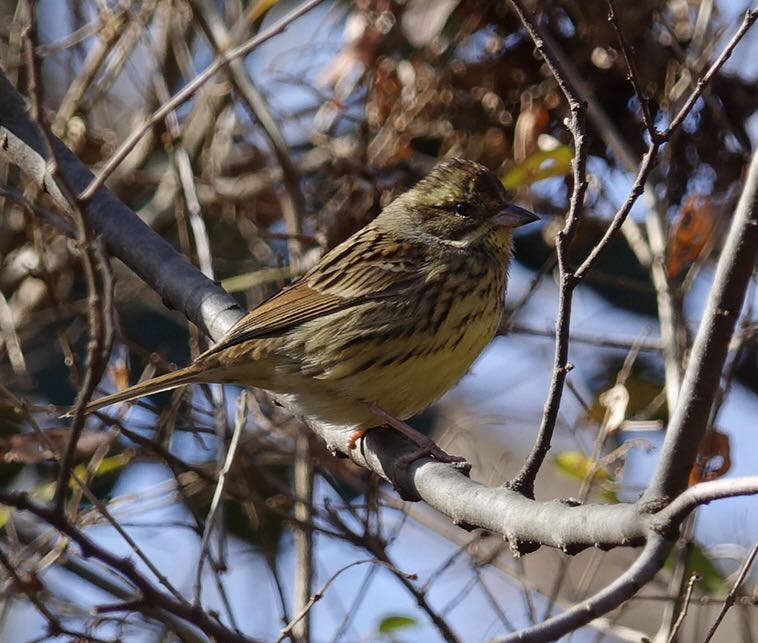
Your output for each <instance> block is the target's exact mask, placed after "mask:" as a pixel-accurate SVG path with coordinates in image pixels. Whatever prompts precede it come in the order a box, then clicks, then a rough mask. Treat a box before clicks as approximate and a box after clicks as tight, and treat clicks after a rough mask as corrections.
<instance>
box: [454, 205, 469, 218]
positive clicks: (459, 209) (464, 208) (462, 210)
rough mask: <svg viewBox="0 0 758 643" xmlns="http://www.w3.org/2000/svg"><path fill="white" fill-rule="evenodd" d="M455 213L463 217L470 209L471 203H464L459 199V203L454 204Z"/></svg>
mask: <svg viewBox="0 0 758 643" xmlns="http://www.w3.org/2000/svg"><path fill="white" fill-rule="evenodd" d="M454 209H455V213H456V214H459V215H461V216H462V217H465V216H466V215H467V214H468V213H469V210H470V209H471V204H470V203H466V202H465V201H461V202H460V203H456V204H455V208H454Z"/></svg>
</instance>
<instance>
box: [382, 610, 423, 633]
mask: <svg viewBox="0 0 758 643" xmlns="http://www.w3.org/2000/svg"><path fill="white" fill-rule="evenodd" d="M414 625H418V621H416V619H415V618H413V617H412V616H404V615H402V614H392V615H391V616H385V617H384V618H383V619H382V620H381V621H379V625H377V627H376V631H377V632H379V634H390V633H392V632H394V631H395V630H399V629H402V628H404V627H413V626H414Z"/></svg>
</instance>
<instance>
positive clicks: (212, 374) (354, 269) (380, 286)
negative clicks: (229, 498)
mask: <svg viewBox="0 0 758 643" xmlns="http://www.w3.org/2000/svg"><path fill="white" fill-rule="evenodd" d="M533 219H534V217H533V215H531V216H530V215H528V214H527V213H525V212H524V211H518V208H516V207H515V206H512V205H510V204H509V203H508V201H507V196H506V193H505V191H504V189H503V187H502V185H501V184H500V182H499V181H498V180H497V178H496V177H495V176H494V175H493V174H492V173H491V172H489V171H488V170H487V169H486V168H484V167H482V166H480V165H478V164H476V163H473V162H470V161H459V160H453V161H448V162H446V163H442V164H440V165H439V166H437V168H435V170H434V171H433V172H432V173H431V174H430V175H429V176H428V177H427V178H426V179H424V180H423V181H421V182H420V183H419V184H418V185H417V186H416V187H415V188H413V189H412V190H410V191H408V192H406V193H405V194H403V195H401V196H400V197H398V199H396V200H395V201H394V202H393V203H391V204H390V205H389V206H387V208H385V209H384V211H383V212H382V213H381V214H380V215H379V216H378V217H377V218H376V219H375V220H374V221H373V222H372V223H371V224H369V225H368V226H367V227H365V228H363V229H362V230H360V231H358V232H357V233H356V234H355V235H353V236H352V237H350V238H349V239H348V240H347V241H345V242H344V243H342V244H340V245H339V246H337V247H336V248H334V249H333V250H331V251H330V252H329V253H327V254H326V255H325V256H324V257H323V258H322V259H321V261H319V262H318V264H317V265H316V266H315V267H314V268H313V269H311V270H310V271H309V272H308V273H307V274H306V275H305V276H304V277H303V278H302V279H300V280H299V281H298V282H296V283H295V284H293V285H292V286H290V287H288V288H286V289H284V290H283V291H281V292H280V293H278V294H277V295H275V296H274V297H273V298H271V299H270V300H268V301H267V302H265V303H263V304H262V305H261V306H259V307H258V308H256V309H255V310H253V311H251V312H250V313H248V315H247V316H246V317H244V318H243V319H242V320H240V322H239V323H238V324H236V325H235V326H234V328H232V329H231V331H230V332H229V333H228V334H227V336H226V337H224V338H223V339H222V340H221V341H220V342H219V343H218V344H217V345H216V346H214V347H213V348H212V349H210V350H209V351H207V352H206V353H204V354H203V355H201V356H200V357H199V358H198V359H197V360H196V361H195V362H194V363H193V364H191V365H190V366H188V367H187V368H185V369H181V370H180V371H176V372H175V373H170V374H168V375H165V376H162V377H160V378H156V379H155V380H150V381H148V382H145V383H142V384H139V385H137V386H135V387H132V388H130V389H126V390H125V391H121V392H119V393H116V394H114V395H112V396H108V397H105V398H102V399H100V400H97V401H95V402H93V403H92V404H90V406H89V407H88V410H93V409H95V408H99V407H101V406H105V405H107V404H112V403H114V402H117V401H121V400H125V399H131V398H133V397H139V396H141V395H145V394H149V393H151V392H157V391H160V390H167V389H169V388H173V387H175V386H179V385H182V384H186V383H189V382H235V383H239V384H245V385H248V386H253V387H258V388H263V389H267V390H269V391H273V392H275V393H278V394H280V395H283V396H284V397H285V398H287V399H288V401H289V402H290V403H292V404H294V405H295V406H296V408H298V409H299V410H300V412H301V413H302V414H303V415H304V416H305V417H307V418H309V419H311V420H313V421H315V422H319V423H323V424H329V425H332V426H338V427H344V428H345V429H346V430H355V429H362V428H369V427H372V426H376V425H377V424H380V423H381V422H379V421H378V420H377V418H376V416H375V415H374V414H373V413H372V412H371V411H370V410H369V409H368V407H367V403H368V404H373V405H376V406H378V407H379V408H381V409H383V410H384V411H386V412H387V413H389V414H391V415H394V416H396V417H398V418H400V419H405V418H407V417H409V416H411V415H413V414H414V413H417V412H418V411H421V410H422V409H424V408H425V407H426V406H428V405H429V404H431V403H432V402H434V401H435V400H437V399H438V398H439V397H440V396H441V395H442V394H444V393H445V392H446V391H447V390H448V389H449V388H450V387H451V386H453V385H454V384H455V383H456V382H457V381H458V380H459V379H460V378H461V377H462V376H463V375H464V374H465V372H466V371H467V370H468V368H469V367H470V365H471V363H472V362H473V361H474V359H475V358H476V357H477V356H478V355H479V353H480V352H481V351H482V349H483V348H484V346H485V345H486V344H487V343H488V342H489V341H490V340H491V339H492V337H493V335H494V333H495V331H496V329H497V326H498V324H499V322H500V317H501V314H502V310H503V305H504V297H505V288H506V272H507V267H508V264H509V262H510V257H511V229H512V228H513V227H516V226H517V225H521V224H523V223H527V222H529V221H530V220H533Z"/></svg>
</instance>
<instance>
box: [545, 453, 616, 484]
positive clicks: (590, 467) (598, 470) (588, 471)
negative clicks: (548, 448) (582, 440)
mask: <svg viewBox="0 0 758 643" xmlns="http://www.w3.org/2000/svg"><path fill="white" fill-rule="evenodd" d="M555 466H556V467H558V470H559V471H561V472H563V473H565V474H566V475H567V476H569V477H571V478H574V479H575V480H579V481H583V480H585V479H586V478H587V477H588V476H592V475H594V476H595V478H596V479H597V480H611V479H612V477H611V474H610V473H608V471H607V470H606V469H605V468H603V466H602V465H601V464H600V463H599V462H597V461H596V460H593V459H592V458H590V457H589V456H586V455H584V454H583V453H581V452H580V451H564V452H563V453H559V454H558V455H556V456H555Z"/></svg>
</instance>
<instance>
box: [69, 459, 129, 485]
mask: <svg viewBox="0 0 758 643" xmlns="http://www.w3.org/2000/svg"><path fill="white" fill-rule="evenodd" d="M133 457H134V451H132V450H129V449H127V450H126V451H124V452H122V453H117V454H116V455H112V456H108V457H107V458H103V460H102V462H100V464H99V465H98V467H97V469H95V471H94V472H93V473H92V475H91V476H89V475H88V473H87V465H86V464H79V465H77V466H76V467H74V473H75V474H76V477H77V478H79V480H87V479H90V478H97V477H98V476H104V475H107V474H109V473H112V472H113V471H118V470H119V469H123V468H124V467H125V466H126V465H127V464H129V463H130V462H131V461H132V458H133ZM68 484H69V487H71V488H72V489H78V488H79V485H78V484H77V483H76V481H75V480H74V478H73V476H72V477H71V480H70V481H69V483H68Z"/></svg>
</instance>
